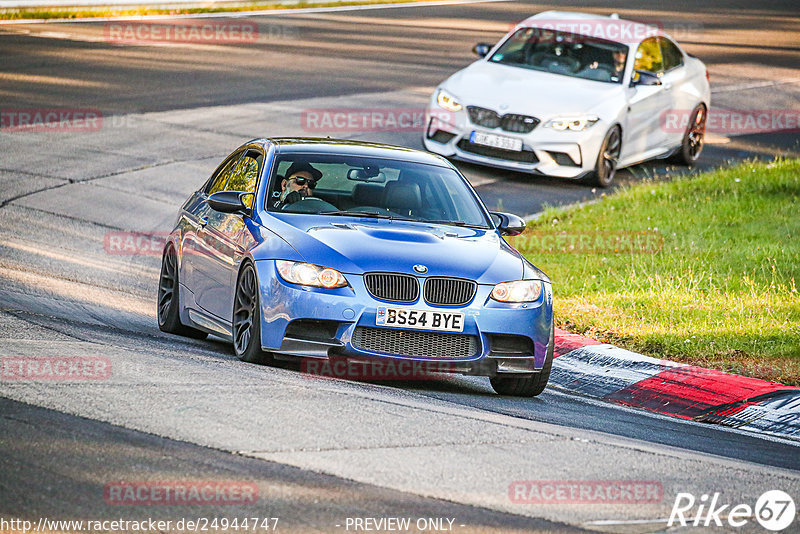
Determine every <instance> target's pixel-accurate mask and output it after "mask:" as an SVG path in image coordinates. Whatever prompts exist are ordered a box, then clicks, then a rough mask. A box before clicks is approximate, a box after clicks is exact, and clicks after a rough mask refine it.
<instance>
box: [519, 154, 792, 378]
mask: <svg viewBox="0 0 800 534" xmlns="http://www.w3.org/2000/svg"><path fill="white" fill-rule="evenodd" d="M630 232H633V233H632V234H631V233H630ZM639 232H641V233H639ZM511 242H512V243H513V244H514V245H515V246H516V247H517V248H518V249H519V250H520V251H522V252H523V253H524V254H525V255H526V256H527V257H528V258H529V259H530V260H531V261H533V262H534V263H535V264H536V265H537V266H539V267H540V268H542V269H543V270H544V271H545V272H546V273H547V274H548V275H549V276H550V277H551V279H552V281H553V288H554V292H555V297H554V298H555V313H556V321H557V324H558V325H559V326H561V327H563V328H567V329H569V330H571V331H574V332H577V333H582V334H586V335H589V336H590V337H594V338H595V339H599V340H601V341H606V342H609V343H614V344H616V345H619V346H621V347H625V348H628V349H630V350H633V351H636V352H642V353H644V354H648V355H651V356H655V357H659V358H665V359H671V360H677V361H681V362H687V363H691V364H695V365H701V366H704V367H711V368H716V369H721V370H724V371H730V372H734V373H739V374H744V375H748V376H754V377H758V378H763V379H766V380H774V381H778V382H783V383H785V384H792V385H800V294H799V293H798V289H797V283H798V282H800V160H797V159H779V160H775V161H773V162H771V163H756V162H750V163H744V164H740V165H738V166H736V167H732V168H728V169H722V170H717V171H713V172H708V173H704V174H700V175H697V176H694V177H690V178H685V179H678V180H676V181H673V182H666V183H664V182H662V183H655V182H648V183H644V184H639V185H635V186H632V187H629V188H625V189H623V190H621V191H619V192H616V193H614V194H612V195H609V196H605V197H603V198H602V199H601V200H600V201H599V202H597V203H592V204H587V205H583V206H577V207H568V208H561V209H556V208H551V209H548V210H546V211H545V213H544V214H543V216H542V217H541V218H540V219H538V221H537V222H535V223H533V224H531V225H529V230H528V231H526V233H525V234H523V235H522V236H520V237H518V238H515V239H513V240H511Z"/></svg>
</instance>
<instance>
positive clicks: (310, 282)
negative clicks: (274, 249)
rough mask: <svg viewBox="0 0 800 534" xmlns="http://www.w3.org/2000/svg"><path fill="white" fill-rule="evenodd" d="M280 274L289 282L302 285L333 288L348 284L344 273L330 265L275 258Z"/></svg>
mask: <svg viewBox="0 0 800 534" xmlns="http://www.w3.org/2000/svg"><path fill="white" fill-rule="evenodd" d="M275 266H276V267H277V268H278V274H280V275H281V278H283V279H284V280H286V281H287V282H291V283H293V284H299V285H301V286H313V287H324V288H326V289H333V288H335V287H344V286H346V285H347V279H346V278H345V277H344V275H343V274H342V273H340V272H339V271H337V270H336V269H331V268H330V267H321V266H319V265H314V264H311V263H303V262H299V261H286V260H275Z"/></svg>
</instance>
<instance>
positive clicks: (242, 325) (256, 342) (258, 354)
mask: <svg viewBox="0 0 800 534" xmlns="http://www.w3.org/2000/svg"><path fill="white" fill-rule="evenodd" d="M231 324H232V327H233V328H232V332H233V350H234V352H235V353H236V356H237V357H238V358H239V359H240V360H242V361H243V362H248V363H259V364H265V363H271V362H272V356H271V355H270V354H268V353H266V352H264V351H263V350H261V306H260V301H259V288H258V278H257V277H256V270H255V267H253V264H252V263H250V262H249V261H248V262H246V263H245V264H244V266H243V267H242V269H241V270H240V271H239V277H238V279H237V280H236V294H235V295H234V298H233V316H232V321H231Z"/></svg>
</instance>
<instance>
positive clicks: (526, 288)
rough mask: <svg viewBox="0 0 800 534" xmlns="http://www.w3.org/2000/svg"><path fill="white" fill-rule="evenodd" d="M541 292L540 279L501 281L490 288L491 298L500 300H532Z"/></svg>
mask: <svg viewBox="0 0 800 534" xmlns="http://www.w3.org/2000/svg"><path fill="white" fill-rule="evenodd" d="M541 294H542V282H541V280H516V281H514V282H501V283H499V284H497V285H496V286H494V289H492V298H493V299H494V300H498V301H500V302H533V301H535V300H538V299H539V295H541Z"/></svg>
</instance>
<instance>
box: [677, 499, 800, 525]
mask: <svg viewBox="0 0 800 534" xmlns="http://www.w3.org/2000/svg"><path fill="white" fill-rule="evenodd" d="M795 512H796V510H795V504H794V500H793V499H792V497H791V496H790V495H789V494H788V493H786V492H785V491H781V490H771V491H767V492H765V493H764V494H763V495H761V497H759V498H758V500H757V501H756V504H755V507H751V506H750V505H749V504H737V505H735V506H734V505H731V504H722V502H721V501H720V494H719V493H714V494H713V495H712V496H709V495H702V496H700V498H699V499H696V498H695V496H694V495H692V494H691V493H678V495H676V496H675V503H674V504H673V505H672V513H670V516H669V522H668V523H667V525H668V526H670V527H673V526H677V525H680V526H682V527H687V526H693V527H711V526H714V527H723V526H724V527H734V528H739V527H743V526H745V525H747V524H748V523H749V522H750V521H751V520H752V519H753V518H755V520H756V521H758V523H759V524H760V525H761V526H762V527H764V528H765V529H767V530H770V531H772V532H780V531H781V530H784V529H786V528H787V527H789V525H791V524H792V523H794V517H795ZM726 523H727V524H726Z"/></svg>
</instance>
